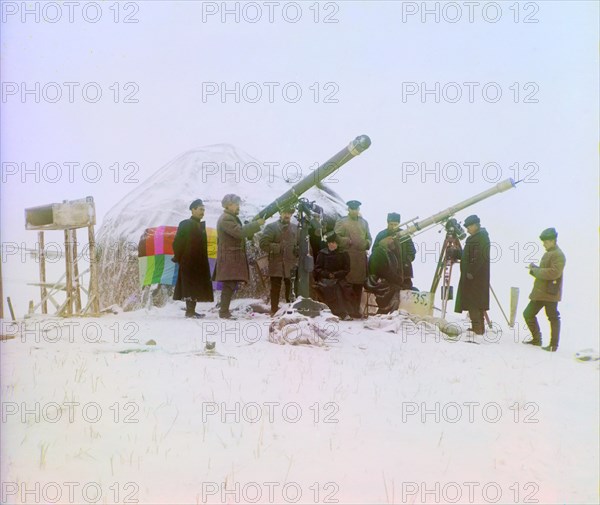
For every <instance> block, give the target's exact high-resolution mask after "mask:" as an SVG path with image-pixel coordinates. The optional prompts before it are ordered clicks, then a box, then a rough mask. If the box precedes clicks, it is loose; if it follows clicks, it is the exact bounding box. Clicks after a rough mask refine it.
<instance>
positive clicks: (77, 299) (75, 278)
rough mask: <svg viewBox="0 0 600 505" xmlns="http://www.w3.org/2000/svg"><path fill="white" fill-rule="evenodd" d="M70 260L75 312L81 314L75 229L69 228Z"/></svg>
mask: <svg viewBox="0 0 600 505" xmlns="http://www.w3.org/2000/svg"><path fill="white" fill-rule="evenodd" d="M71 234H72V235H71V239H72V242H71V244H72V251H73V253H72V260H73V301H74V302H75V313H76V314H81V291H80V289H79V266H78V264H77V230H76V229H73V230H71Z"/></svg>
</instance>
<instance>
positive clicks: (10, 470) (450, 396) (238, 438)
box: [0, 300, 600, 504]
mask: <svg viewBox="0 0 600 505" xmlns="http://www.w3.org/2000/svg"><path fill="white" fill-rule="evenodd" d="M244 303H245V302H244V301H241V300H238V301H236V302H235V306H236V307H241V306H242V305H244ZM210 306H211V305H210V304H205V305H202V306H201V305H199V306H198V308H199V309H201V310H202V311H204V310H207V309H209V308H210ZM181 307H182V306H181V305H180V304H179V303H172V304H169V305H167V306H166V307H164V308H162V309H152V310H150V311H145V310H144V311H138V312H130V313H120V314H112V315H106V316H103V317H101V318H79V319H66V320H65V319H56V318H50V317H47V318H37V319H28V320H26V322H24V323H19V324H17V325H11V324H8V323H6V322H5V323H4V326H3V333H4V334H9V335H10V334H13V335H15V338H14V339H10V340H6V341H2V342H1V344H0V345H1V351H2V352H1V359H2V362H1V370H2V398H3V403H2V416H3V419H2V422H3V424H2V438H1V443H2V447H3V451H2V453H3V455H4V458H3V461H2V463H1V465H2V467H1V469H2V499H1V501H2V503H93V502H97V503H155V504H156V503H160V504H169V503H407V504H408V503H598V500H599V496H598V469H599V456H598V453H597V444H598V430H599V426H600V423H599V413H598V412H599V410H598V406H599V405H598V403H599V394H598V393H599V391H598V389H599V382H598V373H599V372H598V364H597V362H596V363H580V362H578V361H576V360H574V359H573V357H572V353H571V352H568V351H566V350H563V349H559V352H557V353H554V354H552V353H546V352H544V351H542V350H540V349H538V348H529V346H525V345H522V344H520V343H518V341H517V342H515V336H514V333H513V332H511V331H510V330H508V329H507V328H503V331H500V332H494V333H489V334H488V335H487V336H486V338H485V339H484V340H483V341H481V344H480V345H472V344H469V343H466V342H464V341H458V342H453V341H450V340H448V339H447V338H443V337H444V334H441V333H439V332H437V331H433V330H431V329H430V328H428V327H425V326H423V325H415V324H414V323H412V322H410V321H409V320H407V319H403V318H402V317H401V316H398V317H397V318H396V320H395V321H396V323H397V324H396V326H397V327H398V328H400V332H399V333H392V332H386V331H383V330H382V329H368V328H366V327H365V326H366V325H369V326H376V325H377V320H378V318H370V319H369V320H367V321H365V322H362V321H353V322H340V323H337V326H334V329H335V331H333V332H331V331H330V333H332V337H331V339H330V341H329V342H327V343H326V345H325V346H322V347H309V346H292V345H276V344H272V343H270V342H269V341H268V328H269V323H270V319H269V318H268V317H267V316H266V315H262V314H253V313H247V314H244V315H242V316H241V317H240V318H239V319H238V320H236V321H221V320H219V319H218V318H216V315H215V314H214V312H212V311H209V312H208V315H207V317H206V318H205V319H203V320H186V319H184V317H183V312H182V311H181ZM328 324H330V323H328ZM388 326H389V325H388ZM519 338H522V335H520V336H519ZM150 339H153V340H154V341H155V342H156V345H155V346H154V345H145V344H146V342H147V341H149V340H150ZM517 340H518V338H517ZM207 341H215V342H216V351H217V352H218V353H220V355H215V356H212V357H208V356H205V355H202V354H201V353H202V351H203V349H204V346H205V343H206V342H207Z"/></svg>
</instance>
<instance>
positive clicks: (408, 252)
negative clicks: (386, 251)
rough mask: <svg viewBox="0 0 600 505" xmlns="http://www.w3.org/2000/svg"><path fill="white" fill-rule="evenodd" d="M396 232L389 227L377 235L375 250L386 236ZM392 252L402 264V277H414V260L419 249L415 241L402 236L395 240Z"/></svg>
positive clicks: (374, 244) (374, 243)
mask: <svg viewBox="0 0 600 505" xmlns="http://www.w3.org/2000/svg"><path fill="white" fill-rule="evenodd" d="M394 233H395V232H393V231H389V230H388V229H387V228H386V229H385V230H382V231H380V232H379V233H378V234H377V236H376V237H375V242H373V251H375V247H377V245H378V244H379V242H381V241H382V240H383V239H384V238H387V237H389V236H392V235H394ZM392 252H393V253H394V255H395V256H396V259H397V260H398V264H399V265H401V267H402V268H401V272H400V274H401V275H402V279H412V278H413V267H412V262H413V261H414V260H415V256H416V254H417V250H416V249H415V243H414V242H413V241H412V239H411V238H410V237H402V239H396V240H394V247H393V248H392Z"/></svg>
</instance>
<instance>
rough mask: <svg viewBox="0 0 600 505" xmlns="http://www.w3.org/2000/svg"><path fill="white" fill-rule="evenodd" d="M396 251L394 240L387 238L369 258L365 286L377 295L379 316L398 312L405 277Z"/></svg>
mask: <svg viewBox="0 0 600 505" xmlns="http://www.w3.org/2000/svg"><path fill="white" fill-rule="evenodd" d="M398 222H399V221H398ZM394 249H395V244H394V238H393V237H385V238H383V239H381V240H379V242H377V245H375V246H374V247H373V252H372V253H371V256H370V257H369V277H368V279H367V282H366V283H365V285H366V289H367V291H369V292H371V293H373V294H374V295H375V301H376V302H377V307H379V309H378V310H377V313H378V314H389V313H390V312H393V311H394V310H398V306H399V304H400V289H401V286H402V283H403V281H404V277H403V276H402V273H401V268H400V265H399V264H398V258H397V257H396V255H395V254H394Z"/></svg>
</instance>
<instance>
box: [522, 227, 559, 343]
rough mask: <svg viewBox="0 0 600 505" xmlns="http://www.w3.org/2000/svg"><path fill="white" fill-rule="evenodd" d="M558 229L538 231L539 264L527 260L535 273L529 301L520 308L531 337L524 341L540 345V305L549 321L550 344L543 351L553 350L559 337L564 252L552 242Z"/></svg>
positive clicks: (531, 273) (531, 271)
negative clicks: (541, 245) (540, 256)
mask: <svg viewBox="0 0 600 505" xmlns="http://www.w3.org/2000/svg"><path fill="white" fill-rule="evenodd" d="M557 238H558V233H557V232H556V230H555V229H554V228H547V229H545V230H544V231H543V232H542V234H541V235H540V240H541V241H542V243H543V244H544V249H545V250H546V252H545V253H544V255H543V256H542V261H540V266H537V265H536V264H535V263H530V265H529V273H530V275H533V277H535V281H534V282H533V290H532V291H531V294H530V295H529V300H530V302H529V305H527V307H526V308H525V310H524V311H523V317H524V318H525V322H526V323H527V327H528V328H529V331H530V332H531V337H532V338H531V340H529V341H527V342H524V343H525V344H531V345H535V346H541V345H542V334H541V332H540V325H539V324H538V321H537V317H536V316H537V313H538V312H539V311H540V310H541V309H542V307H544V309H545V310H546V316H547V317H548V321H549V322H550V344H549V345H548V346H546V347H542V349H544V351H550V352H555V351H556V350H557V349H558V341H559V338H560V313H559V312H558V302H560V300H561V298H562V284H563V270H564V268H565V263H566V262H567V260H566V258H565V255H564V254H563V252H562V251H561V250H560V248H559V247H558V245H557V244H556V239H557Z"/></svg>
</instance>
